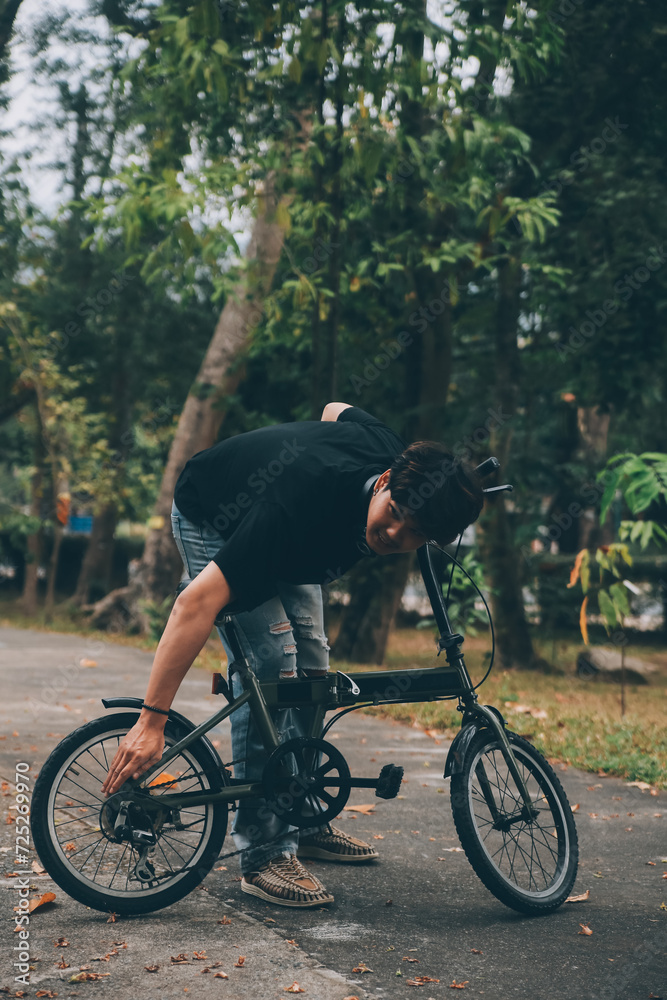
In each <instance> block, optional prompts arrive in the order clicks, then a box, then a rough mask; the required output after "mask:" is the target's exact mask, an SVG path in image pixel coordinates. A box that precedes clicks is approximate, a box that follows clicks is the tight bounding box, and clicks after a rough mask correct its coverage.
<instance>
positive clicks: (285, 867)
mask: <svg viewBox="0 0 667 1000" xmlns="http://www.w3.org/2000/svg"><path fill="white" fill-rule="evenodd" d="M241 890H242V891H243V892H247V893H249V894H250V895H251V896H259V898H260V899H265V900H266V902H267V903H276V904H277V905H278V906H298V907H301V908H305V907H308V906H324V905H325V904H327V903H333V896H332V895H331V893H329V892H327V890H326V889H325V888H324V886H323V885H322V883H321V882H320V880H319V879H318V878H316V876H315V875H311V874H310V872H309V871H308V870H307V869H306V868H304V867H303V865H302V864H301V862H300V861H298V860H297V857H296V855H294V854H291V855H290V856H289V858H286V857H284V856H283V855H282V854H280V855H278V857H277V858H272V859H271V861H267V863H266V864H265V865H263V866H262V867H261V868H260V869H259V871H256V872H248V874H247V875H244V876H243V878H242V879H241Z"/></svg>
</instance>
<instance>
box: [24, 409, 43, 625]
mask: <svg viewBox="0 0 667 1000" xmlns="http://www.w3.org/2000/svg"><path fill="white" fill-rule="evenodd" d="M32 395H33V397H34V391H33V392H32ZM34 462H35V472H34V475H33V477H32V480H31V482H30V491H31V496H30V516H31V517H37V518H38V517H39V516H40V514H41V508H42V485H43V481H44V450H43V447H42V437H41V433H40V423H39V415H37V432H36V436H35V453H34ZM41 555H42V529H41V527H40V528H39V530H38V531H37V532H36V533H35V534H34V535H28V552H27V557H26V561H25V576H24V579H23V594H22V597H21V604H22V608H23V611H24V613H25V614H26V615H35V614H37V604H38V601H37V581H38V576H37V573H38V570H39V561H40V558H41Z"/></svg>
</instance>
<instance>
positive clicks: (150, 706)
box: [141, 702, 169, 715]
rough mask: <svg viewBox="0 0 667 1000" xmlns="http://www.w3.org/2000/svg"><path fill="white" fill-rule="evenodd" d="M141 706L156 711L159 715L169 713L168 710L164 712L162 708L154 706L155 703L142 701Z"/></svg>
mask: <svg viewBox="0 0 667 1000" xmlns="http://www.w3.org/2000/svg"><path fill="white" fill-rule="evenodd" d="M141 707H142V708H147V709H148V711H149V712H157V713H158V714H159V715H169V712H165V710H164V709H163V708H156V707H155V705H147V704H146V702H143V704H142V706H141Z"/></svg>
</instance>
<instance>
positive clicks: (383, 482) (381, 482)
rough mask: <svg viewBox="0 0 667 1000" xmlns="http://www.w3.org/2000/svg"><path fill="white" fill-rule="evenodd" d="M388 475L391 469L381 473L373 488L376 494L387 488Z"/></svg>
mask: <svg viewBox="0 0 667 1000" xmlns="http://www.w3.org/2000/svg"><path fill="white" fill-rule="evenodd" d="M390 474H391V469H387V470H386V471H385V472H383V473H382V475H381V476H380V478H379V479H378V481H377V482H376V484H375V488H376V489H377V491H378V493H379V492H380V490H385V489H387V488H388V487H389V476H390Z"/></svg>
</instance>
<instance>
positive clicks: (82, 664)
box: [79, 656, 97, 667]
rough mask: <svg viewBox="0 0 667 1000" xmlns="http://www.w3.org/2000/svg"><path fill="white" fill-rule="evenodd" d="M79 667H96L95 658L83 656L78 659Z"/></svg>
mask: <svg viewBox="0 0 667 1000" xmlns="http://www.w3.org/2000/svg"><path fill="white" fill-rule="evenodd" d="M79 666H80V667H96V666H97V660H89V659H87V658H86V657H85V656H84V657H83V658H82V659H80V660H79Z"/></svg>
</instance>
